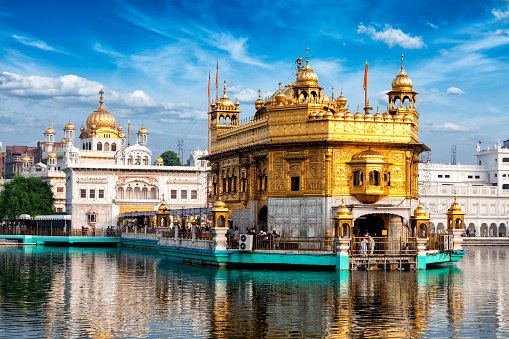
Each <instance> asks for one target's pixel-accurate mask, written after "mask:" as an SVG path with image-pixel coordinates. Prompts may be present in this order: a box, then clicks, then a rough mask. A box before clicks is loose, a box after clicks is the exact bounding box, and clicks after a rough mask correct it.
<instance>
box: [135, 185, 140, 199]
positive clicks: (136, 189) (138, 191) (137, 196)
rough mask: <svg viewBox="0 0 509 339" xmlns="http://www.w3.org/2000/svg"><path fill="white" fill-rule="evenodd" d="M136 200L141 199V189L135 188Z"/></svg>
mask: <svg viewBox="0 0 509 339" xmlns="http://www.w3.org/2000/svg"><path fill="white" fill-rule="evenodd" d="M134 199H141V188H139V187H135V188H134Z"/></svg>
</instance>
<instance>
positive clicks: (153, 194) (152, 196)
mask: <svg viewBox="0 0 509 339" xmlns="http://www.w3.org/2000/svg"><path fill="white" fill-rule="evenodd" d="M150 199H157V188H155V187H152V188H151V189H150Z"/></svg>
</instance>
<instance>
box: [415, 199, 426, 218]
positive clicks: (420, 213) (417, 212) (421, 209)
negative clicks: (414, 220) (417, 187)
mask: <svg viewBox="0 0 509 339" xmlns="http://www.w3.org/2000/svg"><path fill="white" fill-rule="evenodd" d="M425 216H426V210H425V209H424V207H422V205H421V203H420V202H419V206H417V208H416V209H415V210H414V217H425Z"/></svg>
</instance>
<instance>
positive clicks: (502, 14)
mask: <svg viewBox="0 0 509 339" xmlns="http://www.w3.org/2000/svg"><path fill="white" fill-rule="evenodd" d="M491 14H493V16H494V17H495V19H497V20H499V21H505V20H507V19H509V9H508V10H506V11H502V10H500V9H495V8H494V9H492V10H491Z"/></svg>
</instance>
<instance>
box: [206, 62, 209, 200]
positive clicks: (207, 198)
mask: <svg viewBox="0 0 509 339" xmlns="http://www.w3.org/2000/svg"><path fill="white" fill-rule="evenodd" d="M207 154H208V155H210V71H209V82H208V85H207ZM209 186H210V173H207V197H206V198H205V201H206V205H205V206H206V207H207V208H209V206H210V190H209Z"/></svg>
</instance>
